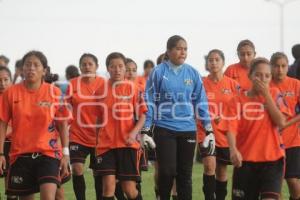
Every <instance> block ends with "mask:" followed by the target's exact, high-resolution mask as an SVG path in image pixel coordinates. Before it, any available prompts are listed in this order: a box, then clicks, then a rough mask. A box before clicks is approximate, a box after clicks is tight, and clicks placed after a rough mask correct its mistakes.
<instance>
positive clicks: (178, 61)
mask: <svg viewBox="0 0 300 200" xmlns="http://www.w3.org/2000/svg"><path fill="white" fill-rule="evenodd" d="M167 53H168V56H169V59H170V61H171V62H172V63H173V64H175V65H182V64H183V63H184V61H185V59H186V57H187V44H186V42H185V41H184V40H179V41H178V42H177V44H176V46H175V47H174V48H172V49H171V50H168V52H167Z"/></svg>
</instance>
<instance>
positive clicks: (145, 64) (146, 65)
mask: <svg viewBox="0 0 300 200" xmlns="http://www.w3.org/2000/svg"><path fill="white" fill-rule="evenodd" d="M148 65H151V68H153V67H154V62H153V61H152V60H145V62H144V69H146V68H147V67H148Z"/></svg>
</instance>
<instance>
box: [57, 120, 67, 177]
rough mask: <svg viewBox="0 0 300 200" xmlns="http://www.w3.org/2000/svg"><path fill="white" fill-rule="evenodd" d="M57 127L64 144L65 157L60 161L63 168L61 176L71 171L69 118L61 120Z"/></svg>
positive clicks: (61, 168) (63, 152)
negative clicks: (69, 164)
mask: <svg viewBox="0 0 300 200" xmlns="http://www.w3.org/2000/svg"><path fill="white" fill-rule="evenodd" d="M57 128H58V132H59V136H60V141H61V145H62V154H63V157H62V159H61V162H60V170H61V176H62V177H64V176H65V175H67V174H68V173H69V172H68V163H69V161H70V151H69V131H68V122H67V120H62V121H59V123H58V125H57Z"/></svg>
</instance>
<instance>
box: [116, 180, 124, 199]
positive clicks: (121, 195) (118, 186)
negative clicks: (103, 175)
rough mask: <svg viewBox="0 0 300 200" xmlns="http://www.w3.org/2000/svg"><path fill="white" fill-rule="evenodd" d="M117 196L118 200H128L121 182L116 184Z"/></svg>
mask: <svg viewBox="0 0 300 200" xmlns="http://www.w3.org/2000/svg"><path fill="white" fill-rule="evenodd" d="M115 196H116V197H117V199H118V200H126V198H125V196H124V192H123V190H122V187H121V182H120V181H119V182H117V184H116V190H115Z"/></svg>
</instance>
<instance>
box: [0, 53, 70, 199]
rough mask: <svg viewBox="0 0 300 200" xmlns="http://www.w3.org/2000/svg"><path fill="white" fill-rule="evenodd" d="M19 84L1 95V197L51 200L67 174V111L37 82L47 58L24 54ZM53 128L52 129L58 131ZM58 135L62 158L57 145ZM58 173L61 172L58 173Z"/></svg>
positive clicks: (48, 87) (50, 90)
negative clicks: (4, 177)
mask: <svg viewBox="0 0 300 200" xmlns="http://www.w3.org/2000/svg"><path fill="white" fill-rule="evenodd" d="M22 62H23V74H24V81H23V82H21V83H19V84H16V85H13V86H11V87H9V88H8V89H7V90H6V91H5V92H4V93H3V101H2V104H1V112H0V119H1V120H0V155H1V156H0V173H2V172H3V167H4V166H5V162H6V160H5V158H4V156H3V143H4V138H5V134H6V129H7V124H8V122H9V121H11V122H12V134H11V141H12V142H11V148H10V160H9V162H10V164H11V166H10V169H9V174H8V187H7V190H6V192H7V194H9V195H16V196H20V199H21V200H24V199H25V200H31V199H34V193H36V192H40V196H41V199H42V200H54V199H55V192H56V189H57V185H58V184H59V183H60V180H59V174H61V176H64V175H65V174H66V173H68V169H67V167H68V162H69V148H68V132H67V120H68V117H69V112H68V111H67V109H66V107H65V106H64V105H63V104H62V102H61V101H60V99H59V96H60V90H59V89H58V88H56V87H53V86H51V85H50V84H47V83H45V82H44V81H43V76H44V75H45V73H46V68H47V59H46V57H45V55H44V54H43V53H42V52H39V51H30V52H28V53H27V54H25V55H24V57H23V59H22ZM55 126H57V127H58V131H57V130H56V128H55ZM59 136H60V139H61V144H62V146H63V150H62V152H63V155H61V149H60V148H59V145H58V144H57V140H58V137H59ZM60 172H61V173H60Z"/></svg>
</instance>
